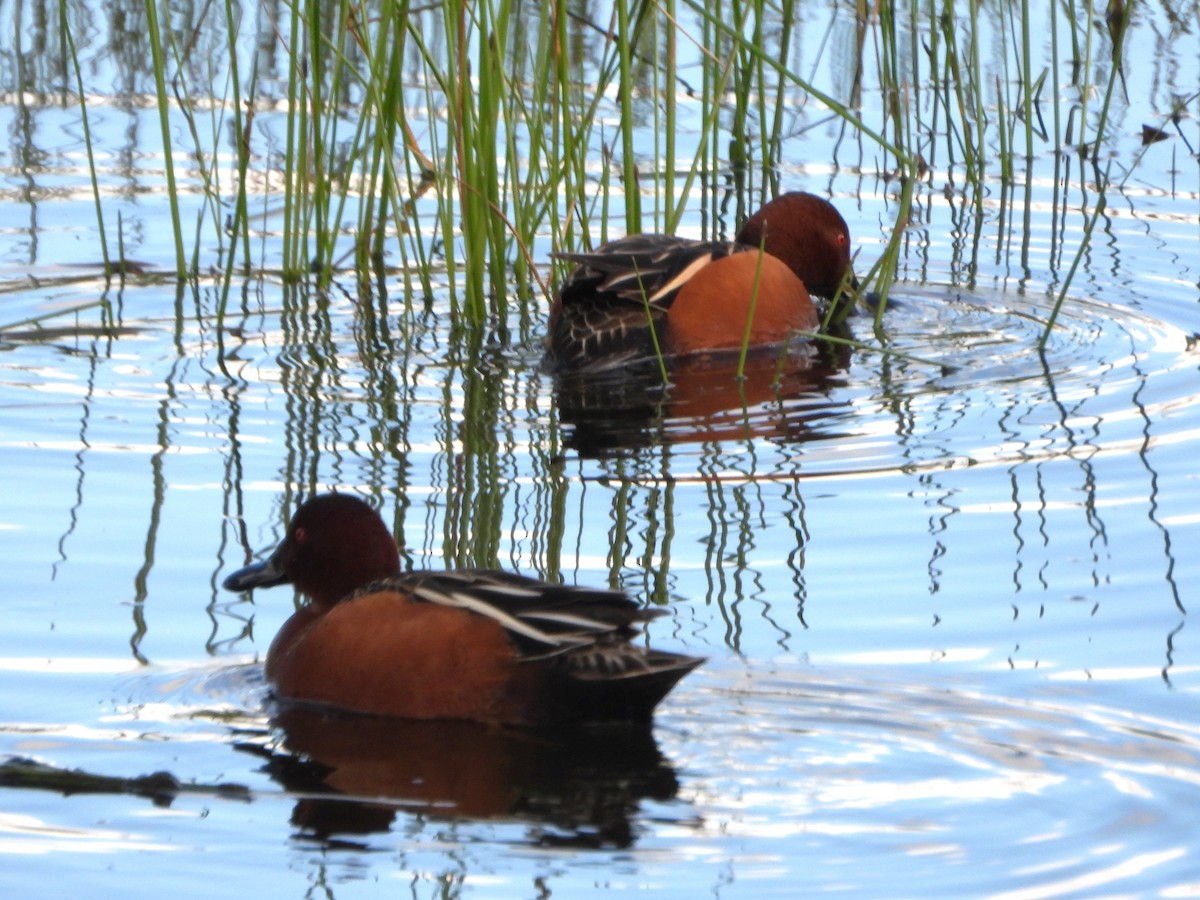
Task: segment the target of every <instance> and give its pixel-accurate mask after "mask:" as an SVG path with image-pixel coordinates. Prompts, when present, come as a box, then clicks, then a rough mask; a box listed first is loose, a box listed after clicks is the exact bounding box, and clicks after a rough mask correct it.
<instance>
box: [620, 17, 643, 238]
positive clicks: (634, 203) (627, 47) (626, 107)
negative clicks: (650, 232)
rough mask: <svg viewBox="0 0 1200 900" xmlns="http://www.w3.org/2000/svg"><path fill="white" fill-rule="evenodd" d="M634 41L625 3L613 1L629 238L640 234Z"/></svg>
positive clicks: (640, 214)
mask: <svg viewBox="0 0 1200 900" xmlns="http://www.w3.org/2000/svg"><path fill="white" fill-rule="evenodd" d="M636 40H637V36H636V34H635V33H634V30H633V26H632V23H631V21H630V18H629V0H617V59H618V61H619V66H620V80H619V81H618V82H617V91H618V100H619V102H620V105H621V173H622V177H623V179H624V182H625V230H626V231H627V232H628V233H629V234H637V233H638V232H640V231H641V230H642V204H641V195H640V192H639V186H638V180H639V178H638V167H637V156H636V154H635V153H634V146H633V143H634V118H633V87H634V82H633V64H632V52H631V48H632V47H633V45H634V44H635V43H636Z"/></svg>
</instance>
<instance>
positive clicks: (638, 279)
mask: <svg viewBox="0 0 1200 900" xmlns="http://www.w3.org/2000/svg"><path fill="white" fill-rule="evenodd" d="M742 249H745V248H744V247H742V246H741V245H740V244H734V243H724V242H720V241H694V240H690V239H688V238H681V237H675V236H673V235H665V234H637V235H630V236H628V237H623V238H620V239H618V240H615V241H612V242H610V243H607V244H605V245H603V246H602V247H599V248H598V249H596V250H594V251H592V252H590V253H557V254H555V257H556V258H557V259H563V260H566V261H568V262H573V263H575V270H574V271H573V272H572V273H571V274H570V275H569V276H568V277H567V280H566V281H565V282H563V284H562V287H561V288H560V289H559V298H560V300H561V302H562V304H563V305H564V306H569V305H571V304H572V303H575V302H576V301H578V300H579V299H581V298H583V297H594V298H603V299H604V300H606V301H607V302H608V303H611V304H614V305H618V306H622V305H633V306H635V307H637V308H639V309H644V308H645V307H647V306H649V307H650V308H652V309H660V310H665V309H667V308H669V307H670V305H671V301H672V300H674V299H675V294H676V293H678V292H679V289H680V288H681V287H683V285H684V284H686V283H687V281H688V279H690V278H691V277H692V276H693V275H695V274H696V273H697V272H699V271H700V270H701V269H703V268H704V267H705V266H706V265H708V264H709V263H710V262H713V261H714V260H717V259H721V258H722V257H725V256H728V255H729V254H730V253H735V252H737V251H739V250H742Z"/></svg>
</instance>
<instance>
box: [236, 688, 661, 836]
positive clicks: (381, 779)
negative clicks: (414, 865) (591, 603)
mask: <svg viewBox="0 0 1200 900" xmlns="http://www.w3.org/2000/svg"><path fill="white" fill-rule="evenodd" d="M272 724H273V725H274V726H275V728H276V730H277V733H278V735H279V736H280V737H281V738H282V746H281V747H278V748H266V747H263V746H261V745H259V744H254V743H244V744H242V745H240V746H239V749H242V750H244V751H246V752H252V753H255V754H257V755H260V756H262V757H264V759H265V761H266V762H265V769H266V771H267V772H268V774H269V775H270V776H271V777H272V778H273V779H274V780H275V781H277V782H278V783H279V784H280V785H281V786H282V787H283V788H284V789H285V790H287V791H289V792H293V793H295V794H296V795H298V797H299V799H298V800H297V801H296V805H295V807H294V809H293V813H292V823H293V825H295V826H296V827H297V828H298V829H299V830H300V832H301V833H302V834H304V835H305V836H308V837H311V838H315V839H317V840H321V841H324V842H327V843H329V844H330V845H331V846H336V845H339V844H346V843H347V842H348V843H350V844H353V843H354V841H353V836H354V835H366V834H370V833H373V832H383V831H387V830H389V829H390V828H391V827H392V825H393V823H394V822H395V820H396V818H397V816H403V815H404V814H406V813H407V814H421V815H426V816H434V817H439V818H447V819H451V818H454V819H464V818H465V819H486V820H492V819H501V820H509V821H515V822H523V823H527V824H528V826H529V828H530V832H531V835H532V838H531V839H532V841H533V842H534V843H537V844H539V845H542V846H564V847H578V848H599V847H628V846H630V845H632V844H633V842H634V840H635V837H636V828H635V825H634V823H635V822H636V819H637V814H638V809H639V806H640V804H641V803H642V802H643V801H646V800H654V801H666V800H671V799H673V798H674V797H675V795H676V793H677V791H678V789H679V783H678V780H677V778H676V775H675V771H674V770H673V768H672V767H671V766H670V764H669V763H668V762H667V761H666V759H664V757H663V756H662V754H661V753H660V751H659V749H658V745H657V743H656V742H655V740H654V736H653V734H652V733H651V729H650V727H649V726H648V725H646V724H641V723H606V724H602V725H588V726H584V727H580V728H574V729H570V730H567V731H563V732H545V731H539V732H530V731H525V730H519V729H501V728H497V727H494V726H489V725H485V724H482V723H478V722H470V721H454V720H438V721H425V722H422V721H411V720H404V719H394V718H388V717H382V716H366V715H361V714H356V713H348V712H345V711H341V710H335V709H329V708H316V707H311V706H302V705H289V706H286V707H283V708H281V709H280V710H279V711H278V712H277V714H276V715H275V716H274V717H273V719H272Z"/></svg>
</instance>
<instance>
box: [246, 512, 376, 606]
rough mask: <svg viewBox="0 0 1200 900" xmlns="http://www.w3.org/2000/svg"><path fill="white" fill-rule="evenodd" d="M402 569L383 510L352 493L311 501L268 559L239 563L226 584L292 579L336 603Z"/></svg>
mask: <svg viewBox="0 0 1200 900" xmlns="http://www.w3.org/2000/svg"><path fill="white" fill-rule="evenodd" d="M399 573H400V552H399V551H398V550H397V549H396V542H395V540H394V539H393V538H392V535H391V533H390V532H389V531H388V529H387V526H386V525H384V524H383V520H382V519H381V518H380V517H379V514H378V513H377V512H375V510H373V509H372V508H371V507H370V506H368V505H367V504H366V503H364V502H363V501H362V500H359V499H358V498H357V497H352V496H350V495H349V494H320V495H318V496H316V497H313V498H312V499H311V500H308V501H307V502H305V503H304V504H303V505H302V506H301V507H300V508H299V509H298V510H296V515H295V516H294V517H293V518H292V522H291V524H290V525H288V529H287V535H286V536H285V537H284V539H283V543H281V544H280V545H279V546H278V547H276V548H275V552H274V553H272V554H271V556H270V557H269V558H268V559H266V560H265V561H263V562H260V563H255V564H253V565H250V566H247V567H246V568H244V569H239V570H238V571H237V572H234V573H233V574H232V575H230V576H229V577H228V578H226V579H225V582H224V587H225V588H226V590H231V591H245V590H249V589H250V588H255V587H273V586H275V585H277V584H292V585H295V587H296V590H298V591H299V592H300V593H302V594H306V595H307V596H308V597H310V598H311V599H312V601H313V603H315V604H317V605H319V606H332V605H333V604H335V603H337V602H338V601H339V600H341V599H342V598H343V597H346V596H347V595H349V594H351V593H353V592H354V591H355V590H357V589H358V588H360V587H362V586H363V585H365V584H369V583H370V582H372V581H375V580H377V579H380V578H387V577H389V576H391V575H398V574H399Z"/></svg>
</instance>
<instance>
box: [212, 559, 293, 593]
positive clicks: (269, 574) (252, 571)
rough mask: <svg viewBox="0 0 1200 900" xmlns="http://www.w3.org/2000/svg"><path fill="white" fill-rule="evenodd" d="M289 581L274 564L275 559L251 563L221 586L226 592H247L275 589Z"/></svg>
mask: <svg viewBox="0 0 1200 900" xmlns="http://www.w3.org/2000/svg"><path fill="white" fill-rule="evenodd" d="M289 581H290V579H289V578H288V577H287V575H286V574H285V573H284V571H283V569H282V568H281V567H280V566H278V565H277V564H276V562H275V557H274V556H271V558H270V559H265V560H263V561H262V562H257V563H253V564H252V565H249V566H246V567H245V568H244V569H238V570H237V571H236V572H234V573H233V574H232V575H230V576H229V577H228V578H226V579H225V580H224V581H223V582H222V583H221V586H222V587H223V588H225V590H227V591H239V592H240V591H248V590H250V589H251V588H256V587H275V585H277V584H287V583H288V582H289Z"/></svg>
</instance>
